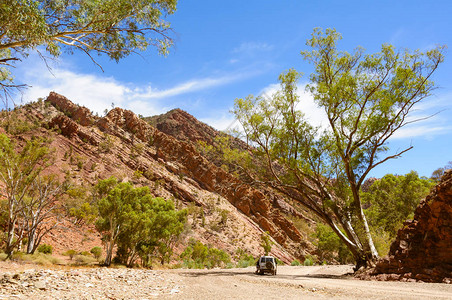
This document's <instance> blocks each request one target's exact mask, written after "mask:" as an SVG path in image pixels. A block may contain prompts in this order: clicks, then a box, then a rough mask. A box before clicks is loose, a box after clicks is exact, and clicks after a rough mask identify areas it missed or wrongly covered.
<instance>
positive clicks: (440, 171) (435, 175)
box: [430, 161, 452, 182]
mask: <svg viewBox="0 0 452 300" xmlns="http://www.w3.org/2000/svg"><path fill="white" fill-rule="evenodd" d="M449 169H452V161H450V162H448V163H447V165H445V166H444V167H441V168H438V169H436V170H435V171H433V173H432V176H430V178H431V179H432V180H434V181H435V182H438V181H440V179H441V177H442V176H443V175H444V172H445V171H446V170H449Z"/></svg>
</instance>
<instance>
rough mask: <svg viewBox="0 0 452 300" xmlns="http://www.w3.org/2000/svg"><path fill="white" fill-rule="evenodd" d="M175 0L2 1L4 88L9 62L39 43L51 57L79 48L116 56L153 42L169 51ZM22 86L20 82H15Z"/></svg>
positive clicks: (9, 79)
mask: <svg viewBox="0 0 452 300" xmlns="http://www.w3.org/2000/svg"><path fill="white" fill-rule="evenodd" d="M176 4H177V0H163V1H152V0H140V1H138V0H133V1H130V0H115V1H92V0H77V1H76V0H65V1H60V0H45V1H29V0H3V1H1V2H0V24H2V26H1V29H0V58H2V61H1V62H0V67H1V69H0V80H1V82H2V85H1V86H2V88H3V89H4V90H5V93H2V95H3V94H8V91H9V89H7V88H9V87H11V84H9V85H8V83H10V82H12V81H13V78H12V75H11V72H10V68H12V67H13V65H12V64H13V63H14V62H16V61H18V60H20V57H21V56H27V55H28V53H29V52H30V51H34V50H36V48H37V47H38V46H40V45H42V46H43V47H44V49H45V50H46V51H47V52H48V53H49V54H50V55H51V56H53V57H57V56H59V55H60V53H61V52H62V51H66V52H68V53H73V52H74V51H75V50H79V51H81V52H83V53H86V54H87V55H89V57H90V58H91V59H93V58H92V53H93V52H94V53H97V54H105V55H107V56H108V57H109V58H110V59H113V60H115V61H118V60H119V59H121V58H123V57H126V56H128V55H129V54H131V53H134V52H136V51H142V50H145V49H146V48H147V47H148V46H152V47H155V48H156V49H157V50H158V52H159V53H160V54H163V55H165V54H167V52H168V47H170V46H171V45H172V39H171V37H170V33H171V32H170V24H169V23H168V22H167V21H165V20H164V17H166V16H167V15H170V14H173V13H174V12H175V10H176ZM13 87H15V88H21V87H23V86H13Z"/></svg>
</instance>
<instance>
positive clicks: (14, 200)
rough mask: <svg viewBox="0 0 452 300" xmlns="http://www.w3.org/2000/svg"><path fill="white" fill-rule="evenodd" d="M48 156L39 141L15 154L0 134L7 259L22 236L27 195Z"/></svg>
mask: <svg viewBox="0 0 452 300" xmlns="http://www.w3.org/2000/svg"><path fill="white" fill-rule="evenodd" d="M48 153H49V149H48V148H47V147H46V146H45V144H44V141H43V140H41V139H37V138H36V139H34V140H30V141H27V142H26V144H25V145H24V146H23V148H22V150H21V151H19V152H18V151H16V144H15V143H14V142H12V141H11V140H10V139H9V138H8V137H7V136H6V135H4V134H0V182H1V184H2V187H1V189H0V197H2V198H4V199H5V200H6V207H7V216H6V219H7V232H6V246H5V253H6V254H7V255H8V257H11V255H12V254H13V251H14V249H15V248H16V247H17V246H18V245H20V243H21V242H22V239H23V237H24V236H25V234H26V228H25V226H24V225H25V224H24V223H23V221H24V219H22V215H23V213H24V212H25V211H26V210H27V209H28V207H29V206H28V205H27V201H28V198H29V195H30V194H31V193H33V187H34V185H35V184H36V181H37V180H38V177H39V175H40V173H41V171H42V169H43V168H44V167H45V164H46V162H47V161H48V159H49V156H48ZM31 211H36V210H33V209H32V210H31Z"/></svg>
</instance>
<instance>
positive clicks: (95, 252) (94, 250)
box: [90, 246, 102, 259]
mask: <svg viewBox="0 0 452 300" xmlns="http://www.w3.org/2000/svg"><path fill="white" fill-rule="evenodd" d="M90 252H91V254H92V255H94V257H95V258H96V259H99V257H100V256H101V255H102V248H101V247H98V246H96V247H93V248H92V249H91V250H90Z"/></svg>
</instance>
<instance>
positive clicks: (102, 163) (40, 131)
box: [2, 92, 312, 262]
mask: <svg viewBox="0 0 452 300" xmlns="http://www.w3.org/2000/svg"><path fill="white" fill-rule="evenodd" d="M14 119H15V120H16V121H15V122H16V123H15V125H14V126H16V127H20V128H19V129H18V130H13V129H14V128H12V127H13V126H9V128H6V130H3V131H7V132H8V133H9V134H10V135H12V137H13V138H15V139H16V140H18V141H23V140H26V139H29V138H31V136H45V137H48V138H49V141H50V147H51V148H53V149H54V155H53V156H54V162H53V164H52V165H51V166H50V167H49V168H48V169H47V172H51V173H54V174H57V175H58V176H59V177H60V179H61V180H63V178H66V179H67V178H70V180H71V182H72V183H73V184H74V185H80V186H86V187H89V186H92V185H93V184H95V183H96V182H97V181H98V180H99V179H105V178H108V177H110V176H115V177H117V178H119V179H121V180H124V181H131V182H133V183H134V184H136V185H141V186H149V187H150V189H151V191H152V193H153V194H154V195H155V196H160V197H164V198H167V199H173V200H174V201H175V203H176V205H177V206H178V207H179V208H182V207H189V209H190V216H189V225H190V226H189V227H190V228H188V229H187V230H186V233H185V241H187V240H188V238H189V237H194V238H196V239H199V240H200V241H202V242H203V243H206V244H210V245H213V246H215V247H218V248H221V249H224V250H226V251H228V252H229V253H230V254H233V253H234V252H235V251H236V250H237V249H238V248H241V249H244V250H246V251H247V252H249V253H251V254H253V255H254V256H258V255H260V254H261V249H260V247H259V242H260V235H261V233H262V232H263V231H268V232H269V233H270V235H271V236H272V238H273V239H274V241H275V242H276V245H275V246H274V247H273V251H272V252H273V254H274V255H276V256H277V257H279V258H280V259H281V260H283V261H285V262H290V261H292V260H293V259H295V258H298V259H302V258H303V257H304V256H305V255H306V254H308V253H310V252H311V251H312V245H311V244H310V243H309V242H308V241H307V238H306V236H305V235H303V233H302V232H300V231H299V230H298V229H297V228H296V227H295V226H294V224H293V223H292V222H291V221H290V220H289V219H288V218H287V215H290V214H291V212H292V213H294V209H293V208H292V206H290V205H289V204H288V203H286V202H285V201H284V198H282V197H280V196H279V195H277V194H274V193H273V194H272V193H271V192H270V191H260V190H258V189H256V188H253V187H252V186H250V185H248V184H246V183H245V182H243V181H242V180H240V179H239V178H237V177H235V176H233V175H232V174H230V173H228V172H226V171H225V170H223V169H222V168H220V167H218V166H217V165H215V164H214V163H213V162H211V161H209V160H208V159H207V158H206V157H205V156H203V155H202V154H201V153H200V152H199V151H198V150H197V148H196V146H195V143H196V141H198V140H203V141H205V142H207V143H211V142H212V141H213V140H214V137H215V136H216V135H218V134H220V133H219V132H217V131H215V130H214V129H213V128H211V127H209V126H207V125H205V124H203V123H201V122H199V121H197V120H196V119H195V118H194V117H192V116H190V115H189V114H187V113H186V112H183V111H181V110H173V111H171V112H170V113H168V114H167V115H164V116H160V117H154V118H151V119H149V120H148V121H150V123H151V124H153V125H151V124H150V123H148V122H146V121H145V120H143V119H140V118H139V117H138V116H136V115H135V114H134V113H133V112H131V111H128V110H123V109H121V108H114V109H112V110H111V111H110V112H108V114H107V115H106V116H105V117H98V116H96V115H94V114H92V113H91V112H90V111H89V110H88V109H87V108H85V107H80V106H78V105H75V104H74V103H72V102H71V101H70V100H68V99H67V98H65V97H64V96H62V95H59V94H56V93H53V92H52V93H50V95H49V96H48V97H47V99H46V100H45V101H40V102H37V103H33V104H28V105H25V106H24V107H21V108H19V109H17V110H16V111H15V112H14ZM2 122H3V124H5V123H4V119H3V120H2ZM19 124H20V126H19ZM24 124H29V125H27V126H25V128H24ZM16 129H17V128H16ZM235 143H237V145H240V146H241V147H246V144H244V143H243V142H241V141H239V140H238V141H235V142H234V144H235ZM282 211H283V212H284V213H281V212H282ZM224 215H226V218H225V217H224ZM297 217H298V218H302V217H303V216H302V215H297ZM303 218H304V217H303ZM306 220H307V219H306ZM62 222H63V223H62V225H61V226H60V227H59V229H58V230H57V231H55V232H53V233H52V235H49V236H48V237H47V240H46V241H45V242H48V243H50V244H53V245H54V246H55V248H56V249H57V251H60V252H62V251H65V250H67V249H70V248H73V249H77V248H82V249H80V250H87V249H89V248H88V247H91V246H92V245H94V244H98V245H100V240H99V237H98V236H96V234H95V232H94V231H93V229H92V228H89V227H83V228H79V227H77V226H75V225H73V224H72V223H73V222H72V220H71V219H70V218H65V219H64V220H63V221H62Z"/></svg>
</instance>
